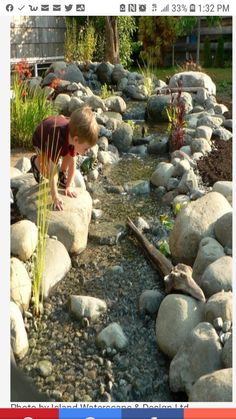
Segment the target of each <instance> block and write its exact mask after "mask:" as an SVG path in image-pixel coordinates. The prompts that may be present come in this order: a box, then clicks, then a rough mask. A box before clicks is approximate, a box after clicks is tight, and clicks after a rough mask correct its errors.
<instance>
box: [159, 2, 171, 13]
mask: <svg viewBox="0 0 236 419" xmlns="http://www.w3.org/2000/svg"><path fill="white" fill-rule="evenodd" d="M169 11H170V5H169V4H167V5H166V6H165V7H164V8H163V9H162V10H161V13H165V12H167V13H168V12H169Z"/></svg>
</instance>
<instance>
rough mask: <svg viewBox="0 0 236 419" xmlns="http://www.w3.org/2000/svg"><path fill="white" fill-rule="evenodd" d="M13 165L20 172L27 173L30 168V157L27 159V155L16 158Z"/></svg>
mask: <svg viewBox="0 0 236 419" xmlns="http://www.w3.org/2000/svg"><path fill="white" fill-rule="evenodd" d="M15 167H16V168H17V169H19V170H20V171H21V172H22V173H27V172H28V171H29V170H30V169H31V163H30V159H28V157H22V158H21V159H19V160H17V162H16V165H15Z"/></svg>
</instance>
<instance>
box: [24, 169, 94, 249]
mask: <svg viewBox="0 0 236 419" xmlns="http://www.w3.org/2000/svg"><path fill="white" fill-rule="evenodd" d="M25 176H26V175H25ZM75 190H76V192H77V198H70V197H67V196H64V195H63V196H62V199H63V203H64V209H63V211H49V226H48V234H49V235H50V236H56V237H57V238H58V240H60V241H61V242H62V243H63V244H64V246H65V247H66V249H67V250H68V251H69V252H71V253H81V252H82V251H83V250H84V249H85V248H86V246H87V237H88V225H89V222H90V219H91V213H92V199H91V196H90V195H89V193H88V192H87V191H85V190H83V189H81V188H76V189H75ZM59 193H60V190H59ZM37 199H38V185H35V182H34V185H33V186H31V181H29V183H27V182H24V184H23V185H22V186H21V187H20V189H19V191H18V193H17V204H18V207H19V209H20V211H21V213H22V214H23V215H24V216H26V217H27V218H28V219H29V220H31V221H33V222H36V220H37ZM50 199H51V198H50V197H49V203H50Z"/></svg>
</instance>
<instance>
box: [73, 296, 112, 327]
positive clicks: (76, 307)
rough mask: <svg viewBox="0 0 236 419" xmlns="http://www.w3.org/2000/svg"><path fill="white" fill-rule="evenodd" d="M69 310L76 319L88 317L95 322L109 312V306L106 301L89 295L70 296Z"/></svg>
mask: <svg viewBox="0 0 236 419" xmlns="http://www.w3.org/2000/svg"><path fill="white" fill-rule="evenodd" d="M69 310H70V312H71V314H72V315H73V316H74V317H75V318H76V319H79V320H81V319H82V318H83V317H87V318H88V319H89V320H92V321H93V320H96V319H97V318H98V317H99V316H100V315H101V314H103V313H105V312H106V311H107V304H106V302H105V301H104V300H101V299H99V298H94V297H90V296H88V295H70V297H69Z"/></svg>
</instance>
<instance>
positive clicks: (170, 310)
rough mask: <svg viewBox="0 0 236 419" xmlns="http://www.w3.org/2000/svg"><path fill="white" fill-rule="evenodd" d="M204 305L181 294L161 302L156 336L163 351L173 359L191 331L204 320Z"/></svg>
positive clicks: (170, 296)
mask: <svg viewBox="0 0 236 419" xmlns="http://www.w3.org/2000/svg"><path fill="white" fill-rule="evenodd" d="M203 309H204V303H202V302H200V301H197V300H195V299H194V298H192V297H189V296H187V295H181V294H170V295H167V297H165V298H164V300H163V301H162V302H161V305H160V308H159V311H158V314H157V320H156V336H157V343H158V346H159V347H160V349H161V351H162V352H164V353H165V354H166V355H168V356H169V357H170V358H173V357H174V356H175V355H176V353H177V352H178V350H179V348H180V347H181V345H182V344H183V343H184V341H185V340H186V339H187V338H188V336H189V333H190V332H191V330H192V329H193V328H194V327H195V326H196V325H197V324H198V323H200V322H201V321H202V320H203V315H204V314H203Z"/></svg>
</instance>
